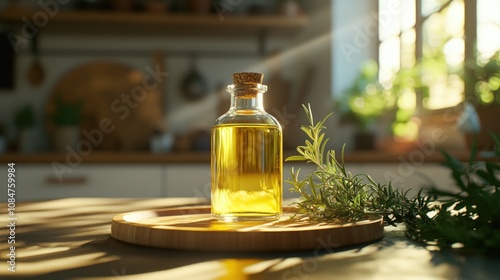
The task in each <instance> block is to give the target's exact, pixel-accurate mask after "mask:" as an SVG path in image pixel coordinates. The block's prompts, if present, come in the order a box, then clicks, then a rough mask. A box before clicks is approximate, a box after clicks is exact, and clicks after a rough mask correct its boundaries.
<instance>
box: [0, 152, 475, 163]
mask: <svg viewBox="0 0 500 280" xmlns="http://www.w3.org/2000/svg"><path fill="white" fill-rule="evenodd" d="M294 154H296V152H295V151H285V152H284V157H285V158H286V157H288V156H291V155H294ZM450 154H452V155H454V156H456V157H457V158H458V159H459V160H461V161H464V162H465V161H468V159H469V151H467V150H461V151H451V152H450ZM68 156H70V157H71V161H75V158H76V159H78V161H80V160H81V162H82V163H150V164H156V163H209V162H210V153H209V152H173V153H164V154H153V153H148V152H103V151H96V152H92V153H90V154H88V155H85V156H81V157H78V156H76V157H75V155H68V154H65V153H50V152H44V153H33V154H19V153H7V154H2V155H0V162H2V163H8V162H14V163H52V162H54V161H57V162H64V161H66V158H67V157H68ZM412 160H415V161H419V162H420V161H422V162H426V163H441V162H444V160H445V159H444V157H443V156H442V154H441V153H440V152H439V151H433V152H432V153H428V152H424V151H420V150H412V151H410V152H408V151H407V152H401V153H395V152H388V151H382V150H374V151H355V152H346V154H345V162H346V163H401V162H406V161H410V162H411V161H412Z"/></svg>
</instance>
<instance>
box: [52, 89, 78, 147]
mask: <svg viewBox="0 0 500 280" xmlns="http://www.w3.org/2000/svg"><path fill="white" fill-rule="evenodd" d="M55 105H56V106H55V111H54V114H53V115H52V116H51V118H52V122H53V123H54V125H55V130H54V149H55V150H56V151H58V152H65V151H66V147H72V148H76V145H77V144H78V141H80V127H79V125H80V122H81V109H82V102H75V103H67V102H64V101H63V100H62V98H61V97H60V96H58V97H57V98H56V102H55Z"/></svg>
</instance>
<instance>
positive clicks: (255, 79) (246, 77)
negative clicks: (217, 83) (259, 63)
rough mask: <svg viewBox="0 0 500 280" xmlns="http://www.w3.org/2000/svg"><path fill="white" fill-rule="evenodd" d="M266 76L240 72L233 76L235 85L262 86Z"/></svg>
mask: <svg viewBox="0 0 500 280" xmlns="http://www.w3.org/2000/svg"><path fill="white" fill-rule="evenodd" d="M263 79H264V74H261V73H253V72H239V73H234V74H233V83H234V84H262V81H263Z"/></svg>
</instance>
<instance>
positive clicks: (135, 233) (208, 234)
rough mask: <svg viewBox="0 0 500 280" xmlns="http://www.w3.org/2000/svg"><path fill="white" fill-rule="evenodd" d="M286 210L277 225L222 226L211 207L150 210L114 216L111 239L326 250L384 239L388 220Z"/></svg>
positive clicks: (194, 246)
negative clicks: (313, 216)
mask: <svg viewBox="0 0 500 280" xmlns="http://www.w3.org/2000/svg"><path fill="white" fill-rule="evenodd" d="M293 211H294V209H293V208H284V211H283V212H284V213H283V216H282V218H281V219H279V220H277V221H272V222H234V223H230V222H220V221H217V220H215V219H213V218H212V217H211V215H210V206H196V207H186V208H169V209H162V210H146V211H137V212H130V213H124V214H119V215H116V216H115V217H113V221H112V223H111V236H112V237H114V238H115V239H118V240H121V241H124V242H128V243H132V244H138V245H144V246H150V247H159V248H169V249H181V250H199V251H214V252H278V251H298V250H320V249H326V248H333V247H341V246H348V245H355V244H362V243H367V242H371V241H375V240H378V239H380V238H382V237H383V235H384V226H383V221H382V218H380V219H375V220H366V221H361V222H357V223H350V224H331V223H317V222H311V221H304V220H302V221H297V220H290V216H291V215H293Z"/></svg>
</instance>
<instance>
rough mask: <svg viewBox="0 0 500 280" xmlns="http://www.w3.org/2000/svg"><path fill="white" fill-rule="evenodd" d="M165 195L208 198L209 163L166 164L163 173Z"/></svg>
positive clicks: (209, 181)
mask: <svg viewBox="0 0 500 280" xmlns="http://www.w3.org/2000/svg"><path fill="white" fill-rule="evenodd" d="M164 176H165V177H164V180H163V181H164V182H165V183H164V184H165V185H164V188H165V189H166V191H165V194H166V196H167V197H203V198H207V199H210V184H211V177H210V164H209V163H197V164H167V165H166V166H165V173H164Z"/></svg>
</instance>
